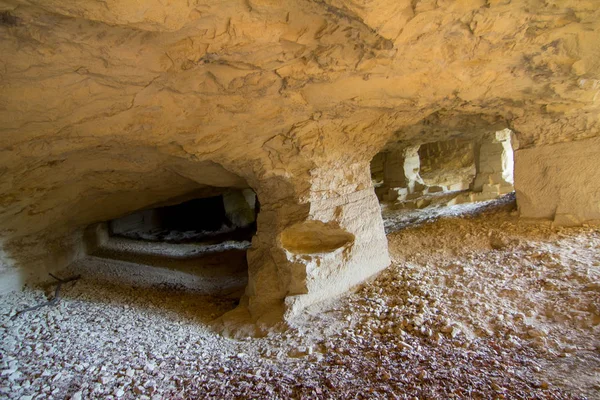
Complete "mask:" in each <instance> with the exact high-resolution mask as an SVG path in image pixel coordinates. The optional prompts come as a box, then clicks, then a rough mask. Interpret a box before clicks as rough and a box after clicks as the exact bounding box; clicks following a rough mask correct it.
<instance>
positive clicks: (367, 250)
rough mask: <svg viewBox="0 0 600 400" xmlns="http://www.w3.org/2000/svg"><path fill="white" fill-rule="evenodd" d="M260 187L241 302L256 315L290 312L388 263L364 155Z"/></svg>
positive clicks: (267, 317)
mask: <svg viewBox="0 0 600 400" xmlns="http://www.w3.org/2000/svg"><path fill="white" fill-rule="evenodd" d="M288 176H289V175H288ZM257 194H258V199H259V201H260V203H261V211H260V213H259V215H258V219H257V225H258V232H257V235H256V236H255V237H254V239H253V241H252V248H251V250H250V251H249V252H248V265H249V283H248V287H247V289H246V295H245V296H244V299H243V304H242V307H241V308H246V309H247V311H248V314H249V315H250V316H251V318H252V320H253V322H259V325H260V322H261V321H264V322H267V323H269V322H274V321H277V320H278V319H281V317H282V316H284V317H286V318H287V317H292V316H294V315H296V314H297V313H298V312H299V311H301V310H302V309H304V308H305V307H307V306H309V305H311V304H313V303H315V302H318V301H321V300H324V299H327V298H331V297H333V296H336V295H339V294H341V293H343V292H345V291H347V290H348V289H349V288H351V287H352V286H354V285H356V284H358V283H360V282H362V281H363V280H364V279H366V278H367V277H369V276H371V275H373V274H374V273H376V272H378V271H380V270H381V269H383V268H385V267H386V266H387V265H389V257H388V251H387V239H386V237H385V233H384V229H383V221H382V218H381V210H380V207H379V203H378V200H377V197H376V196H375V193H374V190H373V187H372V184H371V177H370V173H369V165H368V163H367V162H365V163H352V164H335V165H332V164H327V165H321V166H318V167H315V168H313V169H312V170H311V171H310V172H309V173H308V174H306V176H304V177H303V178H302V179H299V178H298V175H296V176H295V177H294V179H293V180H291V179H288V178H286V177H284V176H279V177H277V178H270V179H267V180H265V181H263V182H262V183H261V187H259V188H257ZM238 312H239V310H238Z"/></svg>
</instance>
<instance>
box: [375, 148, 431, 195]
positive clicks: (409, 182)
mask: <svg viewBox="0 0 600 400" xmlns="http://www.w3.org/2000/svg"><path fill="white" fill-rule="evenodd" d="M420 168H421V162H420V160H419V146H409V147H406V148H404V149H402V150H398V151H391V152H388V153H387V155H386V159H385V165H384V178H383V183H384V186H385V188H386V190H387V191H388V193H386V194H385V195H384V200H395V199H396V198H398V196H401V197H402V196H406V195H407V194H413V193H415V192H418V191H420V190H422V189H423V180H422V179H421V177H420V176H419V171H420ZM398 189H404V190H398ZM386 196H387V198H386Z"/></svg>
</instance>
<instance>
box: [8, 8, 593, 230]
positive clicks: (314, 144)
mask: <svg viewBox="0 0 600 400" xmlns="http://www.w3.org/2000/svg"><path fill="white" fill-rule="evenodd" d="M0 12H1V14H0V51H1V54H2V57H1V58H0V88H1V90H0V122H1V123H0V134H1V137H2V141H1V143H0V173H2V179H1V180H0V204H1V207H0V228H1V230H0V237H2V238H3V239H2V240H5V241H7V240H9V239H11V240H12V239H13V238H21V237H25V236H27V235H34V234H36V235H37V234H44V235H53V236H57V237H58V236H59V233H61V234H62V233H65V232H67V231H69V230H70V229H75V228H78V227H82V226H85V225H87V224H90V223H93V222H97V221H101V220H106V219H109V218H114V217H116V216H119V215H122V214H123V213H126V212H130V211H133V210H135V209H138V208H142V207H146V206H149V205H150V204H152V203H155V202H159V201H165V200H167V199H169V198H172V197H176V196H179V195H184V194H185V193H188V192H191V191H193V190H197V189H198V188H199V187H204V186H236V185H237V186H240V178H239V177H241V178H242V180H245V182H246V183H247V184H249V185H250V186H252V187H253V188H255V189H256V190H257V191H258V193H259V198H260V196H261V192H263V193H268V194H269V195H275V196H277V195H278V194H277V193H278V192H280V191H282V190H283V191H285V189H282V188H281V187H279V186H278V184H277V183H276V182H279V181H278V180H273V179H271V178H273V177H278V179H279V178H281V179H287V180H294V179H296V178H298V177H306V176H313V177H314V176H315V174H317V172H315V171H319V170H320V169H319V168H325V169H326V168H340V169H341V170H343V169H344V168H343V167H340V165H341V164H344V165H348V164H350V163H362V164H361V165H367V163H368V161H369V160H370V159H371V158H372V157H373V155H375V154H376V153H377V152H378V151H379V150H381V149H382V148H383V147H384V146H385V145H386V143H389V142H391V141H418V142H427V141H432V140H439V139H443V138H444V137H447V136H456V135H457V134H458V135H460V133H461V132H465V134H471V133H472V132H475V131H481V132H483V131H485V130H486V129H488V130H489V129H492V128H495V127H498V126H502V127H506V126H508V127H510V128H511V129H513V130H514V131H515V132H516V134H517V136H518V138H519V142H520V145H521V146H522V147H532V146H537V145H541V144H549V143H555V142H564V141H571V140H575V139H581V138H586V137H594V136H598V135H599V133H600V132H599V128H600V123H599V122H600V119H599V113H598V105H599V102H600V95H599V94H598V93H599V89H600V8H599V7H598V3H597V0H587V1H586V0H563V1H560V0H522V1H516V0H513V1H511V0H488V1H483V0H457V1H450V0H437V1H435V0H433V1H432V0H422V1H419V0H412V1H410V0H406V1H403V0H374V1H367V0H355V1H350V0H349V1H344V0H321V1H319V0H314V1H310V0H294V1H292V0H284V1H281V0H277V1H274V0H271V1H269V0H239V1H222V0H219V1H216V0H215V1H202V0H188V1H187V2H186V1H176V0H147V1H125V0H105V1H101V2H99V1H92V0H0ZM351 169H352V168H350V170H351ZM238 176H239V177H238ZM298 190H301V189H298ZM263 198H264V196H263Z"/></svg>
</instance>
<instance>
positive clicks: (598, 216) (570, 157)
mask: <svg viewBox="0 0 600 400" xmlns="http://www.w3.org/2000/svg"><path fill="white" fill-rule="evenodd" d="M599 160H600V138H591V139H584V140H579V141H575V142H566V143H558V144H553V145H547V146H540V147H532V148H527V149H519V150H517V151H516V152H515V189H516V192H517V205H518V207H519V214H520V216H521V217H524V218H533V219H550V220H553V221H554V224H555V225H559V226H577V225H581V224H583V223H588V224H594V225H595V224H600V168H599V166H600V161H599Z"/></svg>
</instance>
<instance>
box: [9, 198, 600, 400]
mask: <svg viewBox="0 0 600 400" xmlns="http://www.w3.org/2000/svg"><path fill="white" fill-rule="evenodd" d="M513 207H514V205H513V204H512V203H511V202H510V201H508V202H497V203H495V204H487V205H485V206H484V208H483V209H477V210H473V209H472V210H471V211H469V213H468V214H467V215H466V216H462V217H452V218H441V219H438V220H436V221H435V222H424V223H423V224H421V225H419V226H413V227H411V228H407V229H402V230H400V231H398V232H396V233H394V234H391V235H390V236H389V237H388V238H389V242H390V252H391V255H392V258H393V264H392V265H391V266H390V267H389V268H388V269H386V270H385V271H383V272H382V273H381V274H380V275H379V276H377V277H376V278H375V279H373V280H371V281H370V282H367V283H365V284H364V285H362V286H361V287H359V288H357V290H356V291H355V292H354V293H349V294H348V295H346V296H344V297H342V298H340V299H335V300H331V301H329V302H327V303H324V304H320V305H317V306H313V307H311V308H309V309H308V310H307V312H306V313H305V314H304V315H303V316H301V317H299V318H298V319H297V320H294V321H291V322H290V323H289V324H288V326H287V327H286V328H285V329H273V331H272V332H270V333H268V334H267V335H266V336H265V337H261V338H245V339H243V340H233V339H230V338H225V337H222V336H221V335H219V334H218V333H217V332H215V331H214V329H213V325H212V323H211V321H213V320H214V319H215V318H217V317H219V316H220V315H222V314H224V313H225V312H227V311H229V310H231V309H233V308H234V307H235V305H236V300H235V299H232V298H230V297H223V296H217V295H206V294H202V292H198V291H194V290H192V289H190V288H186V287H183V288H182V287H179V286H177V287H146V286H136V285H134V284H123V283H119V282H118V281H115V282H109V281H108V280H99V279H93V278H91V277H89V276H88V277H86V275H85V274H84V276H83V277H82V279H81V280H79V281H77V282H72V283H69V284H66V285H64V287H63V288H62V296H63V298H62V299H61V301H60V302H59V304H58V305H56V306H54V307H46V308H43V309H40V310H36V311H34V312H29V313H25V314H23V315H21V316H19V317H18V318H17V319H15V320H14V321H11V319H10V317H11V316H12V315H14V314H15V313H16V312H17V311H18V310H20V309H23V308H25V307H27V306H30V305H33V304H37V303H39V302H42V301H45V300H46V295H47V294H50V293H51V292H52V287H33V288H31V287H28V288H25V290H24V291H22V292H18V293H11V294H8V295H4V296H1V297H2V298H1V302H0V304H1V305H0V336H1V337H2V341H1V343H0V397H2V398H11V399H20V398H25V399H26V398H32V399H37V398H39V399H53V398H56V399H59V398H60V399H65V398H66V399H69V398H71V399H87V398H94V399H96V398H98V399H164V398H175V399H177V398H181V399H183V398H214V399H243V398H265V399H292V398H295V399H312V398H318V399H320V398H323V399H326V398H340V399H344V398H352V399H355V398H369V399H377V398H381V399H390V398H397V399H416V398H418V399H427V398H431V399H436V398H439V399H451V398H477V399H489V398H506V399H530V398H544V399H545V398H550V399H570V398H576V399H583V398H598V389H599V388H600V386H596V385H598V384H599V381H598V372H599V371H600V360H599V357H598V349H600V345H599V343H598V338H599V335H598V323H599V317H598V316H599V313H598V305H599V304H600V303H599V290H600V286H599V285H598V281H599V280H598V273H599V269H600V258H599V257H600V255H599V254H598V246H599V244H600V231H598V230H597V229H594V228H591V227H583V228H573V229H554V228H552V227H550V226H540V225H528V224H525V223H523V222H521V221H518V220H517V219H516V218H515V217H514V216H512V214H511V213H512V211H513ZM90 262H97V260H93V259H90ZM103 262H104V263H111V262H114V263H117V261H111V260H105V261H103ZM118 265H119V264H115V265H114V266H113V268H114V269H116V268H118ZM549 310H551V312H550V311H549ZM28 396H29V397H28Z"/></svg>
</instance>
